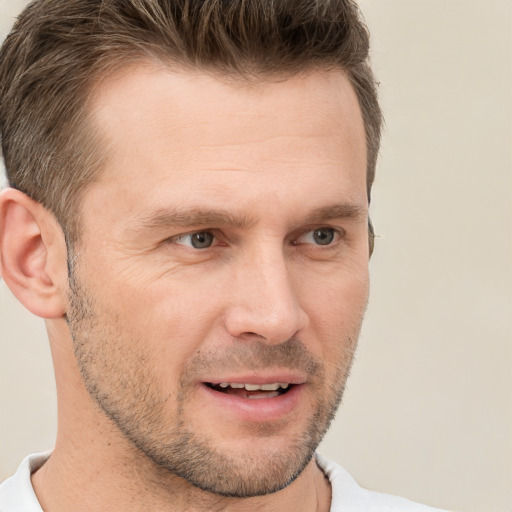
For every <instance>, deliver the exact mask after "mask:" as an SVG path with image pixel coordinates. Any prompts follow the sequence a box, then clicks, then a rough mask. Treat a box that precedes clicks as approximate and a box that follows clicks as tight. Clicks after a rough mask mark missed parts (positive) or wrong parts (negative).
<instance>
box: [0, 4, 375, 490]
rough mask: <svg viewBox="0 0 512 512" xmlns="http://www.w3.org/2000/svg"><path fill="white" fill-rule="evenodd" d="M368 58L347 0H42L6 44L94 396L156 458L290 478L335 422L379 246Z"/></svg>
mask: <svg viewBox="0 0 512 512" xmlns="http://www.w3.org/2000/svg"><path fill="white" fill-rule="evenodd" d="M367 59H368V34H367V31H366V29H365V27H364V25H363V23H362V21H361V19H360V16H359V12H358V9H357V7H356V5H355V3H353V2H350V1H333V0H325V1H318V2H311V1H310V0H304V1H296V0H294V1H293V2H292V1H270V0H269V1H265V2H244V1H233V2H224V1H221V0H212V1H205V2H193V1H186V0H184V1H178V0H176V1H169V0H130V1H124V0H123V1H117V0H110V1H106V0H103V1H99V0H98V1H87V2H84V1H82V0H76V1H75V0H70V1H67V2H60V1H56V0H41V1H36V2H33V3H32V4H31V5H30V6H29V7H28V8H27V9H26V11H25V12H24V13H23V15H22V16H21V17H20V19H19V20H18V22H17V24H16V26H15V28H14V30H13V32H12V33H11V34H10V35H9V36H8V38H7V40H6V42H5V43H4V46H3V48H2V50H1V53H0V62H1V64H0V98H1V99H0V128H1V135H2V150H3V156H4V159H5V166H6V169H7V176H8V181H9V184H10V186H11V187H12V188H14V189H17V190H18V191H20V192H22V193H23V194H25V195H26V196H27V197H28V198H30V200H31V201H33V202H34V204H36V205H37V208H39V210H40V211H43V212H47V213H48V214H49V215H51V216H52V217H53V218H55V219H56V223H57V224H58V225H59V226H60V228H62V236H63V239H65V242H66V243H65V244H64V246H65V247H66V249H67V252H66V257H67V268H66V269H65V270H66V277H67V283H68V285H69V286H68V289H67V290H66V293H67V297H66V298H67V299H69V300H67V301H64V300H63V301H62V302H63V303H64V302H65V306H63V307H62V317H63V318H65V319H66V326H67V327H66V328H67V329H68V334H69V341H70V346H72V352H73V354H74V358H75V362H76V366H77V371H78V372H79V373H80V378H81V381H82V383H83V386H84V389H86V390H87V393H88V397H89V398H90V400H91V403H93V404H95V406H96V407H97V408H98V410H99V411H101V414H103V415H104V416H105V418H107V419H108V421H109V422H111V423H112V425H114V427H115V429H117V430H118V431H119V433H120V435H122V436H123V438H124V439H126V440H128V442H129V443H130V444H131V445H132V446H134V447H135V449H136V450H137V451H138V453H140V454H142V455H143V456H144V457H146V458H147V459H148V460H151V461H152V463H154V465H155V467H158V468H159V470H163V471H167V472H169V473H172V474H174V475H178V476H179V477H181V478H183V479H185V480H186V481H188V482H190V483H191V484H193V485H195V486H197V487H200V488H203V489H205V490H208V491H211V492H215V493H218V494H224V495H233V496H252V495H258V494H265V493H269V492H275V491H276V490H278V489H280V488H283V487H285V486H286V485H288V484H289V483H290V482H291V481H293V480H294V479H295V478H296V477H297V476H298V475H299V474H300V473H301V471H302V470H303V468H304V467H305V466H306V464H307V463H308V462H309V461H310V459H311V457H312V455H313V453H314V450H315V448H316V446H317V445H318V443H319V442H320V440H321V438H322V436H323V434H324V433H325V431H326V429H327V428H328V426H329V423H330V421H331V419H332V417H333V415H334V413H335V411H336V408H337V406H338V404H339V402H340V400H341V395H342V392H343V389H344V383H345V381H346V378H347V376H348V372H349V368H350V364H351V361H352V358H353V352H354V350H355V345H356V340H357V336H358V333H359V328H360V323H361V320H362V316H363V312H364V308H365V305H366V299H367V287H368V282H367V260H368V256H369V253H370V252H371V248H372V247H373V238H372V236H373V233H372V230H371V225H370V223H369V220H368V216H367V207H368V203H369V198H370V191H371V185H372V182H373V178H374V173H375V164H376V158H377V151H378V146H379V137H380V126H381V115H380V110H379V106H378V103H377V97H376V91H375V84H374V81H373V77H372V73H371V70H370V68H369V66H368V61H367ZM141 97H142V99H141ZM5 211H7V209H6V208H5V207H4V212H5ZM14 217H15V216H14V215H11V216H10V217H9V216H8V215H7V214H5V213H4V215H3V219H4V229H3V232H4V235H3V239H4V241H5V239H6V237H5V233H6V232H7V228H8V226H9V225H14V222H13V220H12V219H14ZM6 219H11V220H10V221H6ZM5 226H7V227H5ZM41 238H44V237H41ZM368 240H370V243H368ZM7 245H8V244H6V243H5V242H4V246H7ZM50 252H51V251H49V252H48V254H50ZM56 260H58V261H59V262H60V264H61V266H62V262H63V260H62V258H57V259H56ZM8 261H9V258H6V257H5V256H3V267H4V272H6V274H8V273H9V271H8V270H6V269H7V267H8V265H7V264H6V262H7V263H8ZM64 261H66V259H64ZM50 266H51V265H50ZM56 267H57V263H53V266H52V268H56ZM68 270H69V275H68ZM56 272H58V270H57V271H56ZM6 281H7V282H8V283H9V277H6ZM11 282H13V283H14V280H11ZM12 288H16V285H15V284H13V286H12ZM61 288H62V287H61ZM61 299H62V297H61ZM43 309H44V308H43ZM41 316H45V315H41ZM53 316H55V317H56V316H58V313H55V314H54V315H53ZM47 317H48V318H49V317H50V315H47ZM60 338H62V337H60ZM64 338H65V337H64ZM277 379H280V380H279V381H278V380H277ZM244 382H245V383H248V384H250V385H254V386H259V387H261V386H267V387H270V388H273V387H276V386H275V385H276V384H279V382H282V383H283V384H285V385H287V386H286V389H284V387H285V386H281V387H279V386H278V388H277V389H258V390H256V391H250V390H247V389H245V388H244V389H243V390H240V388H239V387H238V385H239V384H241V383H244ZM225 383H232V384H234V386H231V385H230V386H227V387H226V386H224V384H225ZM221 384H222V386H221ZM249 387H250V386H249ZM242 454H243V456H242ZM262 467H264V468H265V470H262ZM221 475H225V478H222V476H221Z"/></svg>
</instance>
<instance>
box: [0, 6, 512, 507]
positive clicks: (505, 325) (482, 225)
mask: <svg viewBox="0 0 512 512" xmlns="http://www.w3.org/2000/svg"><path fill="white" fill-rule="evenodd" d="M25 3H26V2H23V1H14V0H3V1H2V0H0V31H1V32H2V35H4V34H5V33H6V31H7V30H8V29H9V26H10V24H11V22H12V17H13V16H14V15H15V14H16V13H17V12H18V11H19V10H20V9H21V7H22V5H23V4H25ZM361 5H362V8H363V11H364V13H365V15H366V18H367V21H368V24H369V26H370V28H371V31H372V34H373V60H374V63H375V68H376V71H377V75H378V77H379V80H380V81H381V82H382V85H381V95H382V103H383V107H384V110H385V113H386V119H387V128H386V133H385V137H384V145H383V151H382V156H381V160H380V165H379V172H378V178H377V183H376V186H375V191H374V203H373V205H372V212H373V218H374V222H375V225H376V230H377V233H378V234H379V235H380V238H379V239H378V241H377V246H376V252H375V255H374V257H373V260H372V262H371V271H372V295H371V303H370V308H369V311H368V314H367V319H366V324H365V328H364V331H363V335H362V338H361V343H360V348H359V352H358V356H357V360H356V364H355V366H354V370H353V374H352V377H351V380H350V382H349V385H348V390H347V393H346V396H345V399H344V403H343V405H342V410H341V412H340V414H339V415H338V419H337V420H336V422H335V424H334V425H333V427H332V429H331V431H330V433H329V435H328V437H327V439H326V440H325V441H324V443H323V446H322V451H323V452H324V453H325V454H328V455H329V456H331V457H332V458H334V459H336V460H338V461H340V462H342V463H343V464H344V465H345V466H346V467H347V468H348V469H349V470H350V471H351V472H352V473H353V475H354V476H355V477H356V479H357V480H358V481H359V482H360V483H361V484H362V485H364V486H367V487H370V488H373V489H376V490H381V491H386V492H391V493H396V494H402V495H405V496H407V497H409V498H411V499H414V500H417V501H422V502H426V503H429V504H432V505H437V506H440V507H443V508H448V509H451V510H457V511H464V512H477V511H478V512H510V511H511V510H512V497H511V495H512V491H511V489H512V382H511V381H512V377H511V375H512V371H511V370H512V345H511V340H512V336H511V334H512V329H511V312H512V307H511V306H512V293H511V291H512V272H511V262H512V254H511V253H512V251H511V239H512V237H511V235H512V225H511V224H512V223H511V219H512V215H511V191H512V189H511V179H510V178H511V169H512V158H511V156H512V155H511V149H510V148H511V146H512V126H511V125H512V98H511V96H512V95H511V86H512V69H511V67H512V45H511V22H512V5H511V3H510V2H509V1H508V0H501V1H500V0H479V1H471V0H453V1H450V0H444V1H441V0H438V1H436V0H364V1H362V2H361ZM0 339H1V344H0V480H1V479H2V478H4V477H6V476H7V475H8V474H10V473H11V472H12V471H14V469H15V468H16V466H17V464H18V463H19V461H20V459H21V458H22V457H23V456H24V455H26V454H27V453H29V452H30V451H35V450H41V449H46V448H50V447H51V446H52V442H53V439H54V437H55V429H56V424H55V399H54V383H53V376H52V369H51V361H50V356H49V350H48V345H47V341H46V335H45V332H44V326H43V323H42V321H40V320H39V319H37V318H34V317H32V316H30V314H28V313H26V312H25V311H24V310H23V308H22V307H21V306H20V305H19V304H17V302H16V301H15V300H14V299H13V298H12V296H11V295H10V292H9V291H8V290H7V288H6V287H5V285H4V284H1V283H0Z"/></svg>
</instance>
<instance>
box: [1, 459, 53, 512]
mask: <svg viewBox="0 0 512 512" xmlns="http://www.w3.org/2000/svg"><path fill="white" fill-rule="evenodd" d="M49 456H50V452H45V453H35V454H33V455H29V456H28V457H26V458H25V459H24V460H23V462H22V463H21V464H20V466H19V468H18V470H17V471H16V473H15V474H14V475H13V476H11V477H10V478H8V479H7V480H5V481H4V482H2V483H1V484H0V510H1V512H19V511H23V512H42V509H41V505H40V504H39V501H38V500H37V497H36V494H35V492H34V488H33V487H32V482H31V480H30V475H31V474H32V473H33V472H34V471H36V470H37V469H38V468H40V467H41V466H42V465H43V464H44V463H45V462H46V460H47V459H48V457H49Z"/></svg>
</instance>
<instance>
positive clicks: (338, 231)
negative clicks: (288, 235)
mask: <svg viewBox="0 0 512 512" xmlns="http://www.w3.org/2000/svg"><path fill="white" fill-rule="evenodd" d="M319 229H332V230H333V231H334V240H333V241H332V242H330V243H329V244H326V245H321V244H313V243H310V242H305V243H308V244H310V245H314V246H315V247H319V248H325V249H327V248H330V247H333V246H335V245H337V243H338V242H339V241H340V240H342V239H343V238H344V236H345V230H344V229H343V228H342V227H339V226H337V227H335V226H328V225H327V226H326V225H321V226H315V227H312V228H311V229H308V230H306V231H302V233H301V234H300V235H299V236H297V237H295V238H294V240H293V242H292V243H293V245H301V242H299V240H300V239H301V238H303V237H305V236H306V235H309V234H311V233H313V232H315V231H317V230H319Z"/></svg>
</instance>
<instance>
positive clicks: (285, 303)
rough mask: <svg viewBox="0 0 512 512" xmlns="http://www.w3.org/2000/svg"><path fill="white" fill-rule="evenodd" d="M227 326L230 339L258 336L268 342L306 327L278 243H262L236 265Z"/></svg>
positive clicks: (303, 313)
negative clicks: (233, 292) (234, 288)
mask: <svg viewBox="0 0 512 512" xmlns="http://www.w3.org/2000/svg"><path fill="white" fill-rule="evenodd" d="M239 263H240V265H239V267H238V272H237V275H236V278H235V281H236V283H234V286H235V287H236V292H235V294H234V297H233V298H234V302H233V304H232V308H231V311H230V313H229V314H228V322H227V324H228V325H227V327H228V330H229V331H230V333H231V335H232V336H235V337H237V338H245V337H248V336H254V335H258V336H259V337H260V338H264V339H265V340H267V341H268V342H271V343H281V342H284V341H286V340H288V339H290V338H291V337H292V336H293V335H294V334H296V333H297V331H299V330H300V329H301V328H303V327H304V326H305V324H306V319H307V317H306V314H305V312H304V311H303V310H302V308H301V304H300V300H299V297H298V295H297V290H296V288H295V286H294V283H293V280H292V276H291V275H290V268H289V264H288V262H287V260H286V256H285V254H284V251H283V247H282V246H279V245H278V244H272V243H266V244H262V245H260V246H259V247H257V248H255V249H254V250H251V251H248V252H247V254H246V255H245V256H244V258H242V260H241V261H240V262H239Z"/></svg>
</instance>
